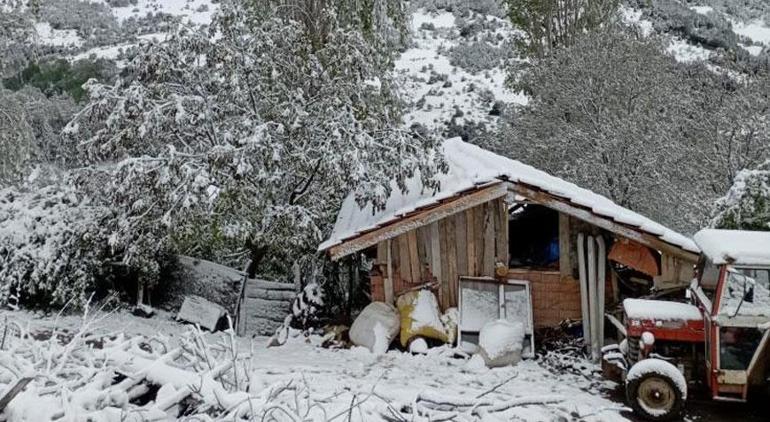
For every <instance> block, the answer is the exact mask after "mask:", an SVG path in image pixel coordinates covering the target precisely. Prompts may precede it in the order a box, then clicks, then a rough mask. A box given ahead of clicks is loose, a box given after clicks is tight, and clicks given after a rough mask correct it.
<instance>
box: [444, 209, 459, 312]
mask: <svg viewBox="0 0 770 422" xmlns="http://www.w3.org/2000/svg"><path fill="white" fill-rule="evenodd" d="M444 220H445V221H446V245H447V249H446V256H447V287H448V289H447V291H448V293H449V295H448V296H449V297H448V298H447V301H446V302H444V307H443V309H447V308H450V307H452V306H457V291H458V285H457V283H458V277H457V255H458V254H457V243H456V242H457V236H456V228H455V220H454V218H451V217H450V218H446V219H444ZM463 253H464V252H463Z"/></svg>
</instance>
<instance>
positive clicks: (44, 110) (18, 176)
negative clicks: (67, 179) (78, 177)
mask: <svg viewBox="0 0 770 422" xmlns="http://www.w3.org/2000/svg"><path fill="white" fill-rule="evenodd" d="M75 109H76V106H75V104H74V102H73V101H72V99H71V98H69V97H68V96H60V95H56V96H52V97H50V98H49V97H46V96H45V95H43V94H42V93H41V92H40V91H39V90H38V89H37V88H29V87H28V88H24V89H21V90H19V91H15V92H14V91H10V90H7V89H3V88H0V187H3V186H9V185H13V184H17V183H19V182H20V181H21V180H22V179H23V178H24V177H25V176H26V175H28V174H29V172H30V171H32V170H33V168H34V167H35V166H38V165H48V164H64V162H65V161H67V157H71V156H72V154H71V151H68V150H67V149H66V146H65V145H62V142H61V136H60V131H61V129H62V128H63V127H64V125H65V124H66V123H67V122H68V121H69V120H70V118H71V117H72V115H73V114H74V113H75Z"/></svg>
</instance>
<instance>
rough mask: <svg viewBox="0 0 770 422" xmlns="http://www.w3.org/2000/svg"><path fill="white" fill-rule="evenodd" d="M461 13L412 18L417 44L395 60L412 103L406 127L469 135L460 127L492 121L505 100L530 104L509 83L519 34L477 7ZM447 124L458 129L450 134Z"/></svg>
mask: <svg viewBox="0 0 770 422" xmlns="http://www.w3.org/2000/svg"><path fill="white" fill-rule="evenodd" d="M457 15H458V14H454V13H452V12H448V11H445V10H439V11H436V12H428V11H426V10H425V9H418V10H416V11H415V12H414V14H413V16H412V33H413V37H414V38H413V40H414V46H413V47H412V48H410V49H408V50H406V51H405V52H404V53H403V54H401V56H400V57H399V59H398V60H397V62H396V75H397V80H398V81H399V83H400V87H401V90H402V92H403V95H404V96H405V97H406V98H407V100H408V101H409V103H410V106H411V111H410V112H409V113H408V114H407V116H406V123H407V125H408V126H410V125H412V124H420V125H423V126H425V127H426V128H428V129H430V130H437V131H438V132H439V133H444V134H445V135H449V136H453V135H467V133H465V132H463V130H462V129H460V128H458V126H463V125H465V124H474V123H476V124H479V123H480V124H483V125H494V124H496V123H497V118H498V116H499V115H500V112H501V111H502V107H503V106H504V104H510V103H516V104H522V105H524V104H526V103H527V98H526V96H524V95H522V94H520V93H516V92H513V91H511V90H510V89H508V88H507V87H506V86H505V79H506V73H505V70H504V62H505V60H506V59H508V58H509V57H510V56H511V55H512V53H513V46H512V44H511V36H512V34H514V33H515V32H516V31H515V30H514V28H513V27H512V26H511V23H510V22H509V21H508V20H507V19H504V18H500V17H497V16H493V15H483V14H480V13H477V12H474V11H469V13H468V15H465V16H463V17H459V16H457ZM449 127H454V129H452V131H451V132H449V133H447V132H448V130H449ZM458 131H459V132H458Z"/></svg>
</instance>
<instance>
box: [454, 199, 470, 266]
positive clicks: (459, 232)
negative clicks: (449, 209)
mask: <svg viewBox="0 0 770 422" xmlns="http://www.w3.org/2000/svg"><path fill="white" fill-rule="evenodd" d="M454 217H455V245H456V249H457V251H456V252H457V275H458V276H461V275H469V274H468V242H467V240H466V239H467V236H468V228H467V227H466V226H465V217H466V214H465V213H464V212H461V213H457V214H455V216H454Z"/></svg>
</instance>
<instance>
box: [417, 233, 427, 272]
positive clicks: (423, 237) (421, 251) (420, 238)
mask: <svg viewBox="0 0 770 422" xmlns="http://www.w3.org/2000/svg"><path fill="white" fill-rule="evenodd" d="M428 243H429V242H428V227H427V226H422V227H420V228H418V229H417V254H418V255H419V256H420V264H422V268H425V266H426V265H428V263H430V258H429V257H430V246H429V244H428Z"/></svg>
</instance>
